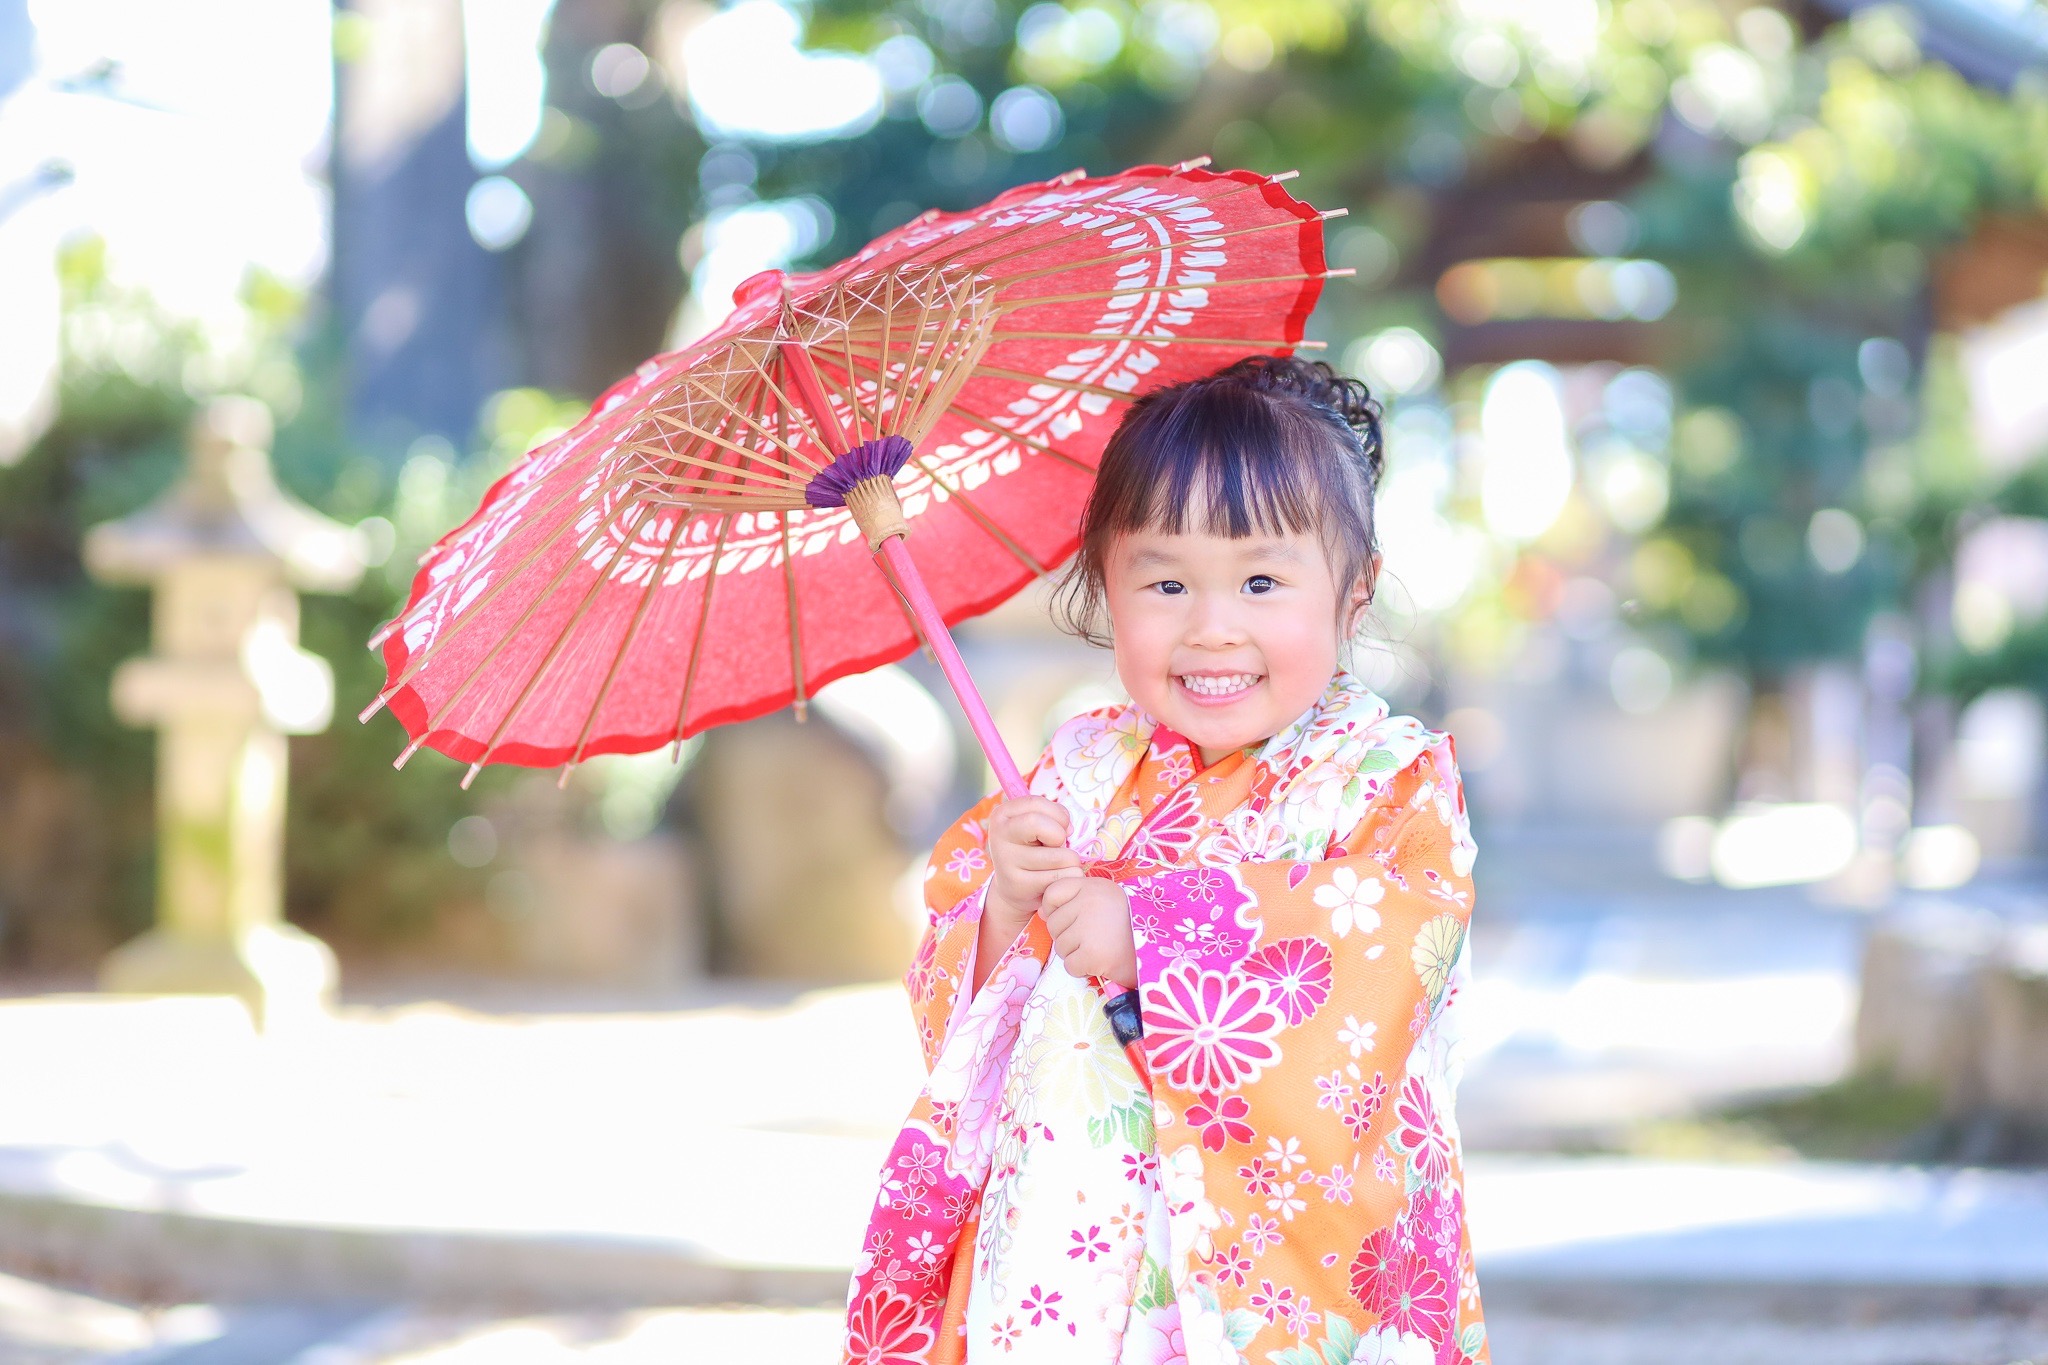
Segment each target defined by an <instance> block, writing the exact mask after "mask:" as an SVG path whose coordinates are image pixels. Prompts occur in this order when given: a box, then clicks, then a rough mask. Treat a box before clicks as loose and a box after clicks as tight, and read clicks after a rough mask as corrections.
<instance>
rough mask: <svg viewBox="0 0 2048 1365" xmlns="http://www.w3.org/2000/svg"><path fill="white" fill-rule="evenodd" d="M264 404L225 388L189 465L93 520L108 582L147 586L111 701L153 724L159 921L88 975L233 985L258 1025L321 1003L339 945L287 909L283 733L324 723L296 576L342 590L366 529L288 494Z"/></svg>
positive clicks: (323, 680)
mask: <svg viewBox="0 0 2048 1365" xmlns="http://www.w3.org/2000/svg"><path fill="white" fill-rule="evenodd" d="M270 438H271V423H270V413H269V410H268V409H266V408H265V407H264V406H263V405H262V404H261V403H258V402H256V401H255V400H253V399H249V398H222V399H217V400H215V401H214V402H212V403H211V404H209V405H208V406H207V407H206V408H205V409H204V410H203V411H202V412H201V413H200V414H199V416H198V418H197V419H196V420H195V421H194V422H193V425H192V431H191V438H190V444H189V448H188V453H187V461H188V463H187V467H186V471H185V475H184V477H183V478H182V479H180V480H179V481H178V483H177V484H176V485H174V486H173V487H172V488H171V489H170V490H169V491H168V492H166V493H165V494H164V495H163V496H162V497H160V498H158V499H157V500H156V501H155V502H153V503H151V504H150V505H149V506H148V507H145V508H143V509H142V510H141V511H139V512H136V513H135V514H133V515H132V516H129V517H125V518H123V519H122V520H120V521H114V522H108V523H106V524H104V525H101V526H95V527H93V528H92V529H91V530H90V531H89V532H87V533H86V537H85V563H86V568H87V569H88V570H89V571H90V572H91V573H92V575H93V576H94V577H95V578H97V579H99V580H100V581H101V582H104V583H113V584H124V585H137V586H143V587H148V588H150V589H152V590H153V592H154V594H155V597H154V602H153V605H152V610H151V631H150V634H151V644H152V646H153V649H152V652H151V653H150V654H149V655H148V656H146V657H144V658H139V659H130V660H128V661H127V662H126V663H124V664H122V665H121V666H120V668H119V669H117V670H116V671H115V673H114V684H113V708H114V714H115V715H116V716H118V717H119V718H120V719H121V720H122V721H123V722H125V723H126V724H129V725H134V726H154V727H156V729H157V731H158V736H157V765H156V785H157V844H158V848H157V893H156V900H157V909H156V925H155V927H154V928H152V929H150V930H149V931H148V932H147V933H145V934H143V935H142V936H141V937H139V938H136V939H134V940H132V941H130V942H128V943H126V944H123V945H122V946H121V947H120V948H118V949H116V950H115V951H114V952H113V953H112V954H110V955H109V956H108V958H107V960H106V962H105V963H104V965H103V966H102V968H101V973H100V982H101V985H102V986H103V987H104V988H105V989H107V990H110V991H119V992H124V993H127V992H134V993H145V994H158V993H171V994H189V993H202V994H211V995H221V994H225V995H234V996H239V997H240V998H241V999H242V1000H243V1002H244V1003H246V1004H247V1005H248V1007H249V1010H250V1012H251V1013H252V1014H253V1015H254V1016H255V1018H256V1022H257V1023H258V1025H259V1026H263V1027H270V1026H272V1025H275V1024H277V1023H278V1022H280V1021H284V1020H287V1019H289V1018H291V1017H295V1016H304V1015H308V1014H312V1013H316V1012H318V1011H319V1010H321V1009H323V1008H325V1007H326V1006H327V1005H328V1004H329V1003H331V1001H332V999H333V995H334V989H335V985H336V979H337V974H336V969H335V962H334V954H333V953H332V952H331V951H329V949H328V947H327V945H326V944H324V943H322V942H320V941H319V940H318V939H316V938H313V937H312V936H311V935H309V934H305V933H303V932H301V931H299V930H297V929H295V928H293V927H292V926H290V925H288V924H286V923H285V922H284V916H283V867H284V812H285V806H284V793H285V765H286V742H285V736H286V735H303V734H312V733H315V732H317V731H319V730H322V729H325V728H326V726H327V723H328V720H329V718H330V717H331V715H332V712H333V707H334V675H333V673H332V671H331V670H330V669H329V668H328V666H327V662H326V660H324V659H321V658H319V657H318V656H316V655H313V654H309V653H307V652H306V651H305V650H303V649H300V648H299V646H298V635H299V612H298V598H297V596H296V595H295V593H294V590H295V589H298V590H304V591H310V592H345V591H347V590H348V589H350V588H352V587H354V586H355V584H356V583H357V581H358V580H359V579H360V578H361V577H362V573H363V568H364V563H365V558H364V551H363V544H362V537H361V535H360V533H359V532H357V531H355V530H354V529H353V528H350V527H347V526H343V525H341V524H340V523H338V522H334V521H330V520H328V519H327V518H326V517H323V516H321V515H319V514H318V513H316V512H314V511H312V510H311V509H309V508H307V507H305V506H303V505H301V504H300V503H298V502H296V501H294V500H293V499H291V498H290V497H288V496H287V495H286V494H285V493H284V492H283V491H282V490H281V489H279V488H278V486H277V481H276V479H275V478H274V477H273V476H272V474H271V468H270Z"/></svg>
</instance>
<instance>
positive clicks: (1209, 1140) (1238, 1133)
mask: <svg viewBox="0 0 2048 1365" xmlns="http://www.w3.org/2000/svg"><path fill="white" fill-rule="evenodd" d="M1251 1112H1252V1107H1251V1106H1250V1105H1249V1104H1247V1103H1245V1101H1244V1097H1243V1096H1241V1095H1225V1096H1223V1098H1221V1099H1218V1098H1217V1097H1216V1096H1214V1095H1204V1096H1202V1098H1201V1099H1200V1100H1198V1101H1196V1102H1195V1103H1193V1104H1191V1105H1189V1106H1188V1107H1187V1114H1186V1117H1187V1121H1188V1122H1189V1123H1190V1124H1192V1125H1194V1127H1195V1128H1196V1129H1197V1130H1199V1131H1200V1132H1201V1134H1202V1146H1204V1147H1206V1148H1208V1149H1209V1150H1210V1151H1212V1152H1220V1151H1222V1150H1223V1149H1224V1148H1225V1147H1226V1146H1228V1145H1229V1144H1230V1143H1233V1142H1250V1141H1251V1140H1252V1126H1251V1125H1250V1124H1249V1123H1246V1122H1245V1120H1246V1119H1247V1118H1249V1117H1251Z"/></svg>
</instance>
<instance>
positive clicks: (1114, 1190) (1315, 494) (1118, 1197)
mask: <svg viewBox="0 0 2048 1365" xmlns="http://www.w3.org/2000/svg"><path fill="white" fill-rule="evenodd" d="M1379 469H1380V442H1379V425H1378V409H1377V406H1376V405H1375V404H1374V403H1373V402H1372V401H1371V400H1370V398H1369V397H1368V395H1367V393H1366V390H1365V386H1364V385H1362V384H1360V383H1359V382H1358V381H1356V380H1353V379H1345V378H1340V377H1339V376H1337V375H1336V374H1334V373H1333V372H1332V371H1331V370H1330V368H1329V367H1328V366H1327V365H1323V364H1319V363H1313V362H1308V361H1302V360H1295V359H1273V358H1268V357H1258V358H1254V359H1251V360H1245V361H1240V362H1239V363H1237V364H1235V365H1231V366H1229V367H1228V368H1226V369H1224V370H1221V371H1219V372H1218V373H1216V374H1214V375H1211V376H1209V377H1207V378H1204V379H1199V380H1194V381H1191V382H1189V383H1186V384H1181V385H1177V386H1174V387H1172V388H1167V389H1162V390H1158V391H1155V392H1153V393H1151V394H1148V395H1146V396H1145V397H1144V398H1142V399H1140V400H1139V401H1138V402H1137V403H1136V404H1134V405H1133V406H1132V408H1131V410H1130V411H1129V412H1128V413H1127V414H1126V416H1125V418H1124V420H1123V422H1122V424H1121V425H1120V426H1119V427H1118V429H1117V431H1116V433H1115V435H1114V436H1113V437H1112V438H1111V439H1110V442H1109V445H1108V448H1107V449H1106V450H1105V451H1104V454H1103V457H1102V464H1101V470H1100V473H1099V475H1098V478H1097V482H1096V487H1095V491H1094V495H1093V497H1092V499H1091V501H1090V503H1089V506H1088V511H1087V515H1086V519H1085V521H1084V524H1083V528H1082V540H1081V548H1080V550H1079V552H1078V554H1077V555H1076V556H1075V560H1074V564H1073V567H1072V569H1071V570H1070V572H1069V575H1068V578H1067V580H1066V583H1065V585H1064V586H1065V590H1066V591H1065V598H1064V606H1065V608H1066V610H1067V614H1068V617H1069V620H1070V622H1071V623H1072V624H1073V626H1074V628H1075V629H1076V630H1077V631H1079V632H1080V633H1082V634H1083V635H1085V636H1087V637H1088V638H1090V639H1092V640H1095V641H1096V642H1097V643H1100V644H1106V645H1108V646H1109V647H1111V648H1112V649H1113V650H1114V652H1115V659H1116V669H1117V675H1118V677H1119V678H1120V679H1121V681H1122V683H1123V685H1124V689H1125V691H1126V692H1127V693H1128V694H1129V696H1130V698H1131V700H1130V702H1129V703H1128V704H1126V705H1123V706H1116V707H1109V708H1106V709H1103V710H1099V711H1093V712H1090V713H1088V714H1086V715H1082V716H1078V717H1076V718H1074V719H1073V720H1071V721H1068V722H1067V723H1066V724H1065V725H1063V726H1062V727H1061V728H1060V729H1059V731H1058V733H1057V734H1055V736H1054V737H1053V740H1052V743H1051V744H1050V745H1049V746H1048V748H1047V750H1046V752H1045V754H1044V756H1043V757H1042V758H1040V760H1039V762H1038V764H1037V766H1036V767H1035V768H1034V769H1033V770H1032V772H1031V775H1030V782H1031V791H1032V795H1031V796H1030V797H1028V798H1026V799H1022V800H1016V801H1000V800H998V799H996V798H991V799H989V800H987V801H984V802H982V803H981V804H979V805H977V806H976V807H975V808H974V809H972V810H970V811H969V812H968V813H967V814H966V815H965V816H963V817H962V818H961V820H960V821H959V823H957V824H956V825H955V826H954V827H953V828H952V829H951V830H950V831H949V832H948V833H947V834H946V836H945V837H944V838H943V839H941V840H940V841H939V844H938V846H937V848H936V849H935V850H934V852H933V855H932V861H931V864H930V866H929V867H928V869H927V871H926V880H925V895H926V901H927V905H928V907H929V909H930V911H931V915H932V921H931V926H930V929H929V930H928V932H927V933H926V935H925V939H924V942H923V944H922V946H921V947H920V949H919V952H918V956H917V960H916V962H915V964H914V965H913V966H912V968H911V971H910V975H909V978H908V983H907V984H908V986H909V989H910V994H911V999H912V1003H913V1006H914V1008H915V1011H916V1015H917V1019H918V1023H919V1028H920V1031H921V1035H922V1041H923V1045H924V1052H925V1060H926V1063H927V1065H928V1066H929V1067H930V1069H931V1079H930V1082H929V1084H928V1085H927V1087H926V1089H925V1092H924V1094H923V1095H922V1096H921V1097H920V1098H919V1100H918V1102H917V1105H916V1107H915V1109H914V1110H913V1111H912V1114H911V1117H910V1120H909V1122H908V1123H907V1124H906V1126H905V1127H904V1129H903V1131H902V1133H901V1134H900V1135H899V1137H898V1138H897V1140H896V1143H895V1145H894V1147H893V1149H892V1151H891V1153H890V1157H889V1161H888V1164H887V1166H886V1167H885V1168H884V1170H883V1174H882V1187H881V1191H880V1194H879V1197H878V1200H877V1204H876V1208H875V1212H874V1215H873V1219H872V1222H871V1224H870V1227H869V1232H868V1239H867V1243H866V1246H865V1248H864V1250H863V1252H862V1255H861V1259H860V1263H859V1266H858V1269H857V1272H856V1274H855V1277H854V1282H853V1287H852V1296H851V1301H850V1306H849V1318H848V1337H847V1357H848V1359H849V1360H852V1361H859V1362H864V1363H865V1365H882V1362H888V1363H889V1365H912V1363H913V1362H917V1363H920V1365H922V1363H924V1362H950V1361H961V1360H966V1361H971V1362H976V1365H979V1363H980V1362H993V1361H998V1360H1000V1361H1010V1362H1032V1363H1034V1365H1035V1363H1036V1362H1058V1365H1178V1363H1179V1362H1188V1365H1235V1362H1239V1361H1250V1362H1258V1365H1265V1363H1266V1362H1268V1361H1273V1362H1276V1363H1277V1365H1324V1363H1325V1362H1329V1363H1330V1365H1334V1363H1335V1362H1338V1361H1345V1362H1349V1365H1386V1363H1390V1362H1397V1363H1398V1365H1463V1363H1464V1362H1470V1361H1484V1360H1486V1359H1487V1347H1486V1340H1485V1337H1486V1332H1485V1327H1484V1325H1483V1322H1482V1319H1481V1313H1480V1305H1479V1293H1478V1285H1477V1282H1476V1280H1475V1279H1474V1276H1473V1272H1472V1258H1471V1250H1470V1241H1469V1238H1468V1237H1467V1235H1466V1232H1465V1217H1464V1193H1463V1160H1462V1157H1461V1154H1460V1149H1459V1143H1458V1136H1457V1128H1456V1125H1455V1122H1454V1121H1453V1119H1452V1113H1451V1104H1452V1095H1453V1090H1454V1088H1455V1085H1456V1059H1455V1055H1454V1048H1453V1046H1452V1043H1453V1037H1454V1029H1453V1027H1452V1019H1453V1017H1454V1014H1455V1011H1454V1006H1455V1005H1456V1003H1457V1001H1458V999H1459V997H1460V996H1461V994H1462V993H1463V990H1464V981H1465V979H1466V964H1465V954H1464V943H1465V930H1466V926H1467V923H1468V921H1469V918H1470V914H1471V908H1472V885H1471V880H1470V874H1471V869H1472V861H1473V853H1474V849H1473V844H1472V839H1471V834H1470V830H1469V828H1468V825H1467V822H1466V817H1465V805H1464V793H1463V789H1462V788H1461V786H1460V785H1459V781H1458V775H1457V769H1456V766H1455V764H1454V762H1453V758H1452V752H1451V744H1450V740H1449V738H1448V736H1446V735H1443V734H1441V733H1438V732H1434V731H1431V730H1428V729H1426V728H1424V727H1423V726H1422V725H1421V724H1420V723H1419V722H1417V721H1415V720H1413V719H1411V718H1408V717H1405V716H1394V715H1392V714H1390V712H1389V709H1388V707H1387V705H1386V703H1385V702H1383V701H1381V700H1380V699H1379V698H1378V697H1376V696H1374V695H1373V694H1372V693H1371V692H1370V691H1369V690H1367V689H1366V687H1365V686H1364V685H1363V684H1362V683H1360V682H1359V681H1358V679H1357V678H1355V677H1353V676H1352V675H1351V673H1350V672H1349V671H1348V670H1346V669H1345V667H1344V666H1343V655H1344V650H1345V647H1346V644H1347V642H1348V641H1349V640H1350V639H1351V637H1352V635H1353V633H1354V632H1355V631H1356V630H1357V629H1358V627H1359V624H1360V619H1361V617H1362V616H1363V614H1364V612H1365V610H1366V608H1367V606H1368V604H1369V603H1370V602H1371V600H1372V593H1373V583H1374V579H1375V577H1376V576H1377V574H1378V571H1379V556H1378V552H1377V549H1376V542H1375V537H1374V531H1373V505H1372V499H1373V490H1374V488H1375V487H1376V485H1377V483H1378V477H1379ZM1118 987H1122V988H1130V989H1135V990H1136V991H1137V992H1138V999H1139V1001H1140V1004H1141V1007H1142V1013H1143V1018H1144V1027H1145V1043H1144V1047H1145V1055H1146V1058H1147V1060H1148V1062H1149V1069H1150V1071H1151V1073H1152V1074H1151V1093H1150V1094H1149V1095H1148V1094H1147V1091H1146V1088H1145V1083H1144V1081H1143V1080H1141V1078H1140V1077H1139V1075H1138V1074H1137V1073H1136V1072H1135V1071H1134V1070H1133V1069H1132V1067H1131V1066H1130V1064H1129V1062H1128V1061H1127V1060H1126V1059H1125V1056H1124V1054H1123V1052H1122V1050H1121V1049H1120V1048H1119V1047H1118V1045H1117V1043H1116V1041H1115V1039H1114V1038H1113V1036H1112V1034H1111V1032H1110V1028H1109V1025H1108V1023H1107V1021H1106V1019H1105V1018H1104V1015H1103V1012H1102V1002H1103V993H1104V991H1105V989H1107V990H1115V989H1116V988H1118Z"/></svg>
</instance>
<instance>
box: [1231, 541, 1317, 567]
mask: <svg viewBox="0 0 2048 1365" xmlns="http://www.w3.org/2000/svg"><path fill="white" fill-rule="evenodd" d="M1246 557H1247V558H1250V559H1264V560H1274V561H1278V562H1280V563H1283V564H1305V563H1307V562H1308V556H1307V555H1305V554H1303V553H1302V552H1301V550H1300V548H1299V547H1297V546H1294V545H1286V544H1276V543H1274V542H1272V541H1267V542H1266V543H1264V544H1262V545H1254V546H1252V547H1251V549H1250V551H1249V552H1248V553H1247V556H1246Z"/></svg>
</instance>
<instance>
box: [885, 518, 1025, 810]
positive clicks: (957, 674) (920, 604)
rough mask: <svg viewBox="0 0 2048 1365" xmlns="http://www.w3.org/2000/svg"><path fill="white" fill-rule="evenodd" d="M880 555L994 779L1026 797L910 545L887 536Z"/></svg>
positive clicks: (1013, 795) (1010, 794) (1010, 793)
mask: <svg viewBox="0 0 2048 1365" xmlns="http://www.w3.org/2000/svg"><path fill="white" fill-rule="evenodd" d="M881 554H882V558H883V559H885V560H887V561H888V564H889V573H890V577H892V578H894V579H895V580H896V586H897V587H898V588H900V589H901V590H902V592H903V600H904V601H906V602H908V603H909V604H910V614H911V615H912V616H914V617H916V618H917V626H918V629H919V630H921V631H923V632H924V639H925V643H926V644H928V645H930V646H931V647H932V653H933V654H935V655H937V656H938V659H939V668H940V670H941V671H943V672H944V673H945V675H946V681H947V682H949V683H951V684H953V695H954V696H956V697H958V698H959V699H960V709H961V710H963V711H965V712H966V713H967V724H968V725H969V726H970V727H971V728H972V729H973V731H974V737H975V739H977V740H979V741H980V743H981V751H982V753H984V754H986V755H987V756H988V763H989V766H990V767H991V768H994V769H995V770H996V781H997V782H999V783H1001V784H1002V788H1003V795H1004V796H1005V797H1007V798H1008V799H1010V800H1012V801H1015V800H1018V799H1019V798H1021V797H1025V796H1029V795H1030V794H1031V792H1030V789H1029V788H1027V787H1026V786H1025V785H1024V777H1023V774H1021V773H1019V772H1018V771H1017V764H1016V761H1015V760H1014V759H1012V758H1011V757H1010V748H1009V746H1008V745H1007V744H1004V743H1003V737H1002V735H1001V734H1000V733H999V732H998V731H997V730H996V722H995V717H993V716H991V715H989V713H988V704H987V703H986V702H984V701H982V699H981V690H980V689H979V688H977V687H976V686H975V685H974V679H973V678H972V677H971V676H969V674H968V672H967V664H966V661H965V660H963V659H962V658H961V657H960V651H959V649H958V648H956V647H955V646H954V644H953V632H952V631H950V630H948V629H946V620H945V618H944V617H943V616H940V615H939V606H938V603H936V602H934V601H932V595H931V593H929V592H927V591H926V590H925V586H924V578H923V577H922V576H921V575H920V574H919V573H918V571H917V561H916V560H914V559H912V558H911V557H910V548H909V547H908V546H906V545H905V544H904V543H903V537H902V536H890V537H889V538H888V539H887V540H885V541H883V542H882V550H881Z"/></svg>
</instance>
